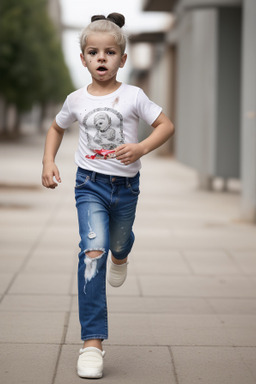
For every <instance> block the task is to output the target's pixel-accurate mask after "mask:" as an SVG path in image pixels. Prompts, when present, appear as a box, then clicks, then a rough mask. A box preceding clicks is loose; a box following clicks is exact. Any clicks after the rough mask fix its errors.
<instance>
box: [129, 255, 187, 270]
mask: <svg viewBox="0 0 256 384" xmlns="http://www.w3.org/2000/svg"><path fill="white" fill-rule="evenodd" d="M144 255H145V254H144ZM133 259H134V265H135V269H136V271H137V274H138V275H140V276H142V275H151V274H152V271H154V273H155V274H156V275H157V276H161V275H173V274H177V275H188V274H190V273H191V271H190V268H189V266H188V263H187V262H186V260H184V258H183V257H182V255H181V254H178V253H174V252H170V254H169V255H168V254H163V255H162V254H161V253H159V254H158V253H157V254H156V252H154V253H152V252H151V253H149V254H148V255H147V257H145V256H143V257H142V256H141V255H137V254H136V255H134V257H133Z"/></svg>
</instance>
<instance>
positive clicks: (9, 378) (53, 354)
mask: <svg viewBox="0 0 256 384" xmlns="http://www.w3.org/2000/svg"><path fill="white" fill-rule="evenodd" d="M0 350H1V383H2V384H18V383H25V384H35V383H38V384H49V383H51V382H52V378H53V375H54V370H55V365H56V361H57V356H58V352H59V346H58V345H43V344H34V345H33V344H2V345H0Z"/></svg>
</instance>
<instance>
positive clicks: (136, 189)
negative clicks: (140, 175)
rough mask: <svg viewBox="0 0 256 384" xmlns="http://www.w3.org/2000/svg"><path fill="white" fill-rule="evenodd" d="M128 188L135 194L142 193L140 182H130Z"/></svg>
mask: <svg viewBox="0 0 256 384" xmlns="http://www.w3.org/2000/svg"><path fill="white" fill-rule="evenodd" d="M128 188H129V190H130V192H131V193H132V194H133V195H135V196H138V195H139V194H140V185H139V182H136V183H132V184H128Z"/></svg>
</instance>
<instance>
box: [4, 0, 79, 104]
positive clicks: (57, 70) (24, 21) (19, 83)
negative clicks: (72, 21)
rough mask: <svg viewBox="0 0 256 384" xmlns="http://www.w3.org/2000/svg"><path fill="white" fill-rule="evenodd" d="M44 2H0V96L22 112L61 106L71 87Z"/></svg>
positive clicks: (16, 0)
mask: <svg viewBox="0 0 256 384" xmlns="http://www.w3.org/2000/svg"><path fill="white" fill-rule="evenodd" d="M46 5H47V4H46V0H1V2H0V14H1V20H0V77H1V82H0V94H1V95H2V97H3V98H4V100H5V101H6V102H7V103H12V104H14V105H16V107H17V109H18V111H25V110H28V109H30V108H31V107H32V105H33V104H34V103H42V104H46V103H50V102H60V101H62V100H63V99H64V97H65V96H66V95H67V93H69V92H70V91H72V89H73V86H72V82H71V79H70V75H69V72H68V69H67V66H66V64H65V62H64V58H63V53H62V49H61V44H60V42H59V39H58V37H57V33H56V30H55V28H54V26H53V24H52V22H51V20H50V18H49V16H48V13H47V8H46Z"/></svg>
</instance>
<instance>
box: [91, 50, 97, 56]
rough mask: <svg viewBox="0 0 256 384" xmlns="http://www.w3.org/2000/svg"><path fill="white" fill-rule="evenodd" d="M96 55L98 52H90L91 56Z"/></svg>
mask: <svg viewBox="0 0 256 384" xmlns="http://www.w3.org/2000/svg"><path fill="white" fill-rule="evenodd" d="M96 53H97V52H96V51H90V52H89V55H91V56H95V55H96Z"/></svg>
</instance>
